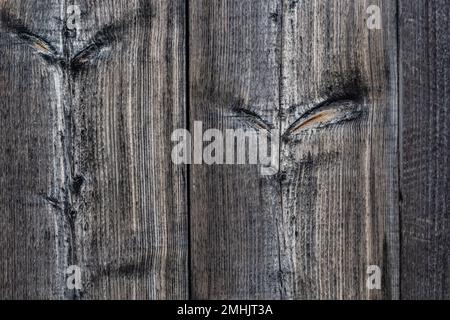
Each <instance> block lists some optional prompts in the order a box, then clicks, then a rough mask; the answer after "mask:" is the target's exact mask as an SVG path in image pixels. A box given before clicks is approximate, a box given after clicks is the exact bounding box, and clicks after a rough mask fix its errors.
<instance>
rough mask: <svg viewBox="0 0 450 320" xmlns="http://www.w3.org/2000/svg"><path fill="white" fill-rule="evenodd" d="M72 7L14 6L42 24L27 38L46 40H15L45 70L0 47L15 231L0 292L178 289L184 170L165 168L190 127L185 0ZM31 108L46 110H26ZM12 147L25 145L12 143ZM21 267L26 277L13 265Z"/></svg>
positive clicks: (166, 294) (108, 293)
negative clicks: (176, 139) (74, 270)
mask: <svg viewBox="0 0 450 320" xmlns="http://www.w3.org/2000/svg"><path fill="white" fill-rule="evenodd" d="M8 3H9V2H8ZM11 3H12V2H11ZM30 3H31V1H30ZM69 5H71V2H70V1H62V2H61V1H58V2H55V3H51V2H50V1H47V2H46V3H43V4H42V6H41V5H39V6H38V5H30V4H29V3H28V2H26V1H24V2H22V3H21V4H17V6H16V11H17V15H20V16H22V15H23V13H22V11H23V10H25V12H26V18H27V20H26V21H25V22H24V24H26V25H27V24H28V25H32V26H37V25H40V26H41V29H38V28H37V27H36V28H35V29H36V30H35V31H34V29H33V33H34V34H35V35H36V36H37V37H41V36H44V37H45V38H46V39H48V43H50V44H51V45H52V46H54V48H49V47H48V48H47V47H46V46H47V45H46V44H45V43H41V42H39V41H38V40H39V38H36V37H35V36H34V35H33V36H29V35H25V36H21V37H19V38H22V41H28V42H30V41H31V42H33V43H31V45H32V46H34V49H35V51H39V52H41V55H42V56H44V58H45V59H44V60H45V61H47V65H45V64H38V63H37V62H34V60H31V59H32V57H33V56H32V55H31V51H30V50H29V49H27V51H26V53H25V54H24V53H23V50H24V49H23V46H19V45H11V42H8V41H9V40H5V41H3V42H2V43H4V44H5V45H3V46H2V49H1V50H2V51H5V53H6V54H7V56H9V60H8V59H6V60H3V59H2V65H4V67H3V68H2V75H3V78H4V79H5V80H4V81H3V83H4V84H2V94H3V95H5V98H6V99H2V104H4V108H3V109H2V112H4V113H5V117H10V118H11V119H10V120H8V119H7V118H5V120H4V121H3V122H2V123H3V126H2V128H4V130H9V131H5V132H4V134H5V135H6V136H8V137H9V138H7V139H9V140H8V141H10V142H9V144H8V143H7V144H5V146H2V152H3V154H5V155H6V156H5V157H4V158H2V165H3V166H5V169H6V170H3V176H2V183H3V184H4V185H8V183H9V184H12V183H13V182H14V178H15V177H16V176H18V177H19V179H18V180H16V181H15V182H14V184H12V188H11V189H10V190H9V189H3V190H7V191H3V192H2V197H3V198H4V200H3V199H2V201H4V202H2V205H3V203H6V204H8V203H9V205H8V206H7V211H6V213H5V214H4V216H5V218H4V220H2V223H3V224H4V225H5V229H6V230H8V232H6V233H5V237H8V238H11V239H16V238H17V241H15V242H14V241H13V244H10V245H9V246H5V248H6V250H7V251H6V252H5V253H4V254H2V257H3V256H8V258H7V259H6V260H5V261H6V262H7V263H5V264H2V266H3V268H2V273H1V276H2V279H3V278H4V279H5V280H2V283H3V282H4V283H5V285H4V289H3V288H2V290H5V292H8V291H9V290H11V291H12V292H13V294H12V295H11V296H14V297H25V296H30V297H32V298H36V297H40V296H41V295H42V296H45V297H53V298H60V297H61V296H62V297H64V298H67V299H72V298H85V299H96V298H97V299H98V298H100V299H111V298H114V299H125V298H132V299H133V298H138V299H148V298H152V299H162V298H167V299H174V298H178V299H181V298H187V294H188V285H187V284H188V282H187V280H188V275H187V267H188V265H187V252H188V249H187V245H188V241H187V240H188V234H187V203H186V196H187V192H186V182H185V181H186V170H185V168H184V167H183V166H175V165H174V164H172V162H171V147H172V144H171V141H170V136H171V132H172V131H173V130H174V129H175V128H179V127H185V126H186V123H185V94H184V92H185V88H186V83H185V59H184V54H185V46H184V40H185V39H184V38H185V35H184V17H185V12H184V11H185V4H184V1H181V0H180V1H170V2H167V1H156V0H155V1H152V0H149V1H138V0H136V1H128V0H127V1H125V0H123V1H102V2H92V1H87V0H86V1H78V2H77V5H78V7H79V9H80V11H81V17H80V18H81V19H80V21H79V22H80V23H79V25H78V26H76V25H75V29H74V28H73V27H74V25H73V23H74V22H76V21H75V20H73V19H71V16H70V15H67V14H66V12H67V11H69V13H70V14H71V15H73V14H76V10H68V9H69ZM19 10H20V11H19ZM56 15H57V19H55V17H54V16H56ZM28 20H29V21H28ZM54 21H59V22H58V23H56V24H55V22H54ZM69 22H70V23H72V24H71V25H69ZM42 26H43V27H42ZM12 32H14V30H13V31H12ZM15 32H16V33H17V32H21V30H16V31H15ZM50 35H51V36H50ZM26 59H28V60H31V61H32V62H33V64H32V67H31V68H25V66H26V64H25V63H27V61H28V60H26ZM36 59H38V58H36ZM3 61H5V62H3ZM11 64H12V65H18V66H19V67H18V68H19V69H17V70H16V69H15V68H17V67H13V66H11ZM13 72H15V73H18V77H17V78H16V77H15V75H14V73H13ZM30 75H31V77H30ZM47 78H49V79H47ZM6 80H8V81H10V82H11V83H10V84H9V83H7V82H6ZM24 85H28V86H30V88H31V89H30V90H28V91H26V90H23V88H24ZM3 88H4V89H3ZM19 88H22V90H21V91H22V92H23V95H22V96H20V95H17V93H16V92H15V91H16V90H17V89H19ZM28 105H32V107H34V108H35V109H36V110H39V109H45V108H50V106H53V109H51V110H50V111H52V112H50V111H48V112H47V113H45V112H41V113H30V114H28V115H26V114H25V115H24V110H28V109H25V108H29V106H28ZM49 105H50V106H49ZM12 123H20V126H18V128H21V127H22V126H25V129H23V130H19V129H18V128H16V127H12V126H11V124H12ZM37 125H40V126H37ZM22 131H24V132H25V133H26V134H25V135H24V134H22ZM39 139H40V140H39ZM34 141H37V143H34V144H32V143H33V142H34ZM13 143H14V144H17V143H21V144H23V146H22V147H21V148H17V147H16V148H15V149H14V150H13V151H11V150H12V147H13V146H12V144H13ZM9 145H10V146H9ZM8 146H9V147H8ZM3 148H4V149H3ZM41 149H43V151H42V152H40V153H38V152H39V151H40V150H41ZM8 150H10V151H8ZM17 152H18V153H20V154H16V153H17ZM19 156H20V157H19ZM14 157H19V158H23V162H22V164H21V162H19V163H17V164H16V162H14V161H12V160H13V158H14ZM33 157H34V158H33ZM36 160H38V161H36ZM23 163H24V164H25V165H23ZM19 170H20V171H19ZM36 172H37V173H38V175H37V176H36ZM30 182H31V183H30ZM27 184H28V185H27ZM47 189H50V190H48V191H47ZM28 190H30V192H29V193H30V194H28ZM32 191H33V192H32ZM41 194H43V196H41ZM39 197H40V198H39ZM44 198H45V199H44ZM44 200H46V206H45V205H44V204H43V203H44ZM32 201H35V202H32ZM38 209H39V211H38ZM20 211H24V212H20ZM19 213H21V214H22V216H23V217H22V218H21V217H20V216H19V217H18V214H19ZM26 214H28V215H29V216H27V215H26ZM19 223H21V225H19ZM22 228H23V231H21V230H22ZM28 229H30V231H29V233H28V234H27V236H26V237H24V236H23V233H24V232H25V231H26V230H27V231H28ZM44 231H45V232H44ZM12 234H17V236H12ZM3 237H4V236H3V234H2V238H3ZM55 238H56V240H55ZM19 239H20V241H19ZM3 243H7V244H9V243H11V242H10V241H9V242H8V241H7V238H4V239H3V242H2V244H3ZM33 247H37V249H36V250H35V252H33V251H31V250H32V248H33ZM24 248H25V249H24ZM30 251H31V252H30ZM15 264H16V265H15ZM70 265H76V266H78V267H80V270H81V276H82V289H81V290H70V289H68V288H67V287H66V284H65V276H64V275H63V274H62V273H63V272H64V271H65V270H66V268H67V267H68V266H70ZM14 270H18V271H14ZM25 270H26V271H29V272H30V275H29V276H28V277H27V276H23V275H22V274H19V273H21V272H23V271H25ZM61 275H62V276H61ZM21 277H23V278H21ZM61 278H63V279H61ZM61 280H63V281H61ZM33 281H34V282H35V283H36V284H38V285H39V286H40V285H41V283H44V284H47V287H48V288H47V287H45V286H43V287H42V288H40V287H39V286H34V285H33V284H34V283H33ZM54 287H55V288H54ZM46 289H47V290H46ZM41 290H42V293H40V292H41ZM52 291H53V292H52Z"/></svg>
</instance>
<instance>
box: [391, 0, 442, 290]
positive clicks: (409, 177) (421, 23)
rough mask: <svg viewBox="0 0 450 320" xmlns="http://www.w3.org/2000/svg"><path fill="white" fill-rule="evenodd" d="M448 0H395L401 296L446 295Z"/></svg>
mask: <svg viewBox="0 0 450 320" xmlns="http://www.w3.org/2000/svg"><path fill="white" fill-rule="evenodd" d="M449 16H450V3H449V2H448V1H423V0H420V1H404V0H400V21H399V22H400V39H401V42H400V43H401V45H400V60H399V62H400V71H401V72H400V80H401V81H400V98H401V134H402V135H401V138H402V139H401V142H402V143H401V148H400V150H401V180H400V182H401V185H400V186H401V192H402V202H401V222H402V224H401V227H402V229H401V237H402V238H401V239H402V241H401V245H402V247H401V252H402V254H401V258H402V259H401V263H402V269H401V270H402V274H401V296H402V298H403V299H449V298H450V221H449V218H450V208H449V203H450V197H449V191H450V171H449V167H450V140H449V138H448V136H449V130H450V114H449V108H450V34H449V30H450V21H449Z"/></svg>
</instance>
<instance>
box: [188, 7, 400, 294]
mask: <svg viewBox="0 0 450 320" xmlns="http://www.w3.org/2000/svg"><path fill="white" fill-rule="evenodd" d="M371 4H372V3H371ZM378 5H379V6H380V7H381V8H382V12H383V30H374V31H370V30H368V28H367V27H366V21H365V20H366V18H367V17H368V15H367V13H366V10H367V8H368V7H369V3H366V2H364V1H357V2H354V1H305V2H297V1H262V2H261V1H260V2H258V4H255V3H254V2H253V1H216V2H214V3H212V2H210V1H192V2H191V9H190V21H191V23H190V32H191V37H190V41H189V44H190V47H191V51H190V53H191V56H190V65H191V69H190V70H191V73H190V75H191V79H190V83H191V100H190V111H191V113H190V118H191V123H192V121H194V120H201V121H203V122H204V123H205V126H206V127H207V128H209V127H213V128H229V127H233V126H239V124H237V123H238V122H239V120H241V119H240V117H239V115H236V116H235V117H234V118H231V120H230V118H229V116H228V115H229V114H232V112H233V109H235V108H236V107H239V108H244V109H247V110H250V111H251V112H253V113H257V114H259V116H260V117H261V118H262V119H264V120H265V122H268V123H271V124H272V126H273V129H272V134H279V135H280V137H282V138H283V139H282V140H283V142H282V145H281V168H280V172H279V174H278V175H276V176H274V177H271V178H263V177H261V176H260V175H259V172H258V171H257V169H256V168H255V167H253V169H251V168H241V169H235V168H233V169H227V168H225V167H223V166H222V167H209V168H208V167H196V166H194V167H193V170H192V190H191V203H192V206H191V214H192V225H191V231H192V233H191V236H192V239H193V240H192V270H193V273H192V284H193V297H195V298H198V297H200V298H214V299H215V298H233V297H241V298H242V297H245V298H260V297H270V298H282V299H298V298H316V299H336V298H396V297H398V278H399V275H398V272H399V271H398V268H399V266H398V257H399V252H398V209H397V192H396V187H397V180H396V174H397V155H396V151H397V125H396V124H397V86H396V84H397V73H396V72H397V70H396V56H397V55H396V37H395V36H396V32H395V31H396V20H395V12H396V6H395V3H391V1H381V2H378ZM280 129H281V131H280ZM370 265H378V266H380V267H381V268H382V269H383V271H384V272H383V279H384V280H385V281H384V283H383V289H382V290H380V291H377V290H375V291H372V292H369V291H368V290H367V288H366V279H367V274H366V270H367V267H368V266H370ZM255 289H256V290H255Z"/></svg>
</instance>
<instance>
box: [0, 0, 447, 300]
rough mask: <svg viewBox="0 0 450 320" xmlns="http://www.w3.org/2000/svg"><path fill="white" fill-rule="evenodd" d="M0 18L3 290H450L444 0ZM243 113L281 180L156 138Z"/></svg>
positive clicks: (6, 7) (0, 294) (15, 10)
mask: <svg viewBox="0 0 450 320" xmlns="http://www.w3.org/2000/svg"><path fill="white" fill-rule="evenodd" d="M73 4H76V5H79V7H80V9H81V13H82V15H81V29H80V30H78V32H77V31H73V30H70V29H68V28H67V18H68V17H67V14H66V12H67V8H68V6H70V5H73ZM370 5H377V6H379V7H380V8H381V13H382V28H381V30H369V29H368V28H367V26H366V20H367V18H368V16H369V15H368V14H367V12H366V10H367V8H368V7H369V6H370ZM0 16H1V19H0V21H1V27H0V30H1V33H0V56H1V58H0V136H1V139H2V140H1V141H2V143H1V144H0V186H1V188H0V298H2V299H188V298H191V299H449V298H450V252H449V250H450V222H449V219H450V208H449V203H450V201H449V193H450V170H449V167H450V166H449V165H450V140H449V127H450V117H449V108H450V93H449V90H450V33H449V31H450V22H449V19H448V17H449V16H450V2H449V1H447V0H430V1H427V0H415V1H409V0H307V1H297V0H258V1H256V0H114V1H113V0H99V1H89V0H76V1H71V0H39V1H37V0H14V1H13V0H0ZM311 115H313V116H311ZM252 118H253V119H252ZM255 119H256V120H257V121H258V122H259V123H263V124H264V125H265V126H266V129H267V130H269V131H270V132H271V135H276V136H278V137H280V138H281V141H282V142H281V145H280V150H279V157H280V168H279V171H278V173H277V174H276V175H273V176H263V175H261V174H260V171H259V169H258V167H257V166H251V165H241V166H207V165H192V166H177V165H174V164H173V163H172V161H171V150H172V147H173V143H172V142H171V140H170V138H171V133H172V132H173V130H175V129H177V128H190V129H192V130H193V123H194V121H202V122H203V126H204V128H218V129H227V128H247V127H248V126H249V123H250V122H251V121H254V120H255ZM70 265H77V266H79V267H80V268H81V270H82V283H83V288H82V290H69V289H67V286H66V278H67V275H66V274H65V272H66V269H67V267H68V266H70ZM369 265H378V266H380V267H381V269H382V280H383V281H382V288H381V290H368V289H367V288H366V279H367V276H368V275H367V274H366V271H367V267H368V266H369Z"/></svg>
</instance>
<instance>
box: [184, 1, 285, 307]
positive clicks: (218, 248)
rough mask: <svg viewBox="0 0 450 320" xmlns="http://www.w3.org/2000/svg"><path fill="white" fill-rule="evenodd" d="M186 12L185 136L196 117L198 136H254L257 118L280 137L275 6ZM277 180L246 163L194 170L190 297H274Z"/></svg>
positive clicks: (221, 5) (198, 6)
mask: <svg viewBox="0 0 450 320" xmlns="http://www.w3.org/2000/svg"><path fill="white" fill-rule="evenodd" d="M189 7H190V8H189V31H190V37H189V39H190V41H189V46H190V50H189V52H190V56H189V59H190V63H189V65H190V114H189V115H190V124H191V133H193V130H194V122H196V121H199V122H202V124H203V130H207V129H210V128H216V129H219V130H220V131H221V132H222V133H225V130H226V129H242V130H247V132H253V133H254V134H255V135H257V134H258V132H256V131H255V130H253V131H252V129H251V127H252V125H251V123H252V121H253V120H255V119H258V117H260V119H259V120H261V121H260V122H267V123H270V124H273V125H274V126H273V128H272V134H273V135H274V136H278V135H279V130H278V129H277V126H276V122H277V121H278V120H277V116H278V107H279V95H278V92H279V61H278V57H279V51H278V48H279V40H280V38H279V35H280V34H279V27H280V22H279V10H280V9H281V7H280V1H277V0H263V1H251V0H220V1H209V0H192V1H189ZM251 113H256V114H258V117H256V118H255V117H254V116H253V115H251ZM206 145H207V144H206V143H205V144H204V146H206ZM247 160H248V159H247ZM246 163H248V161H247V162H246ZM277 177H278V176H263V175H261V171H260V168H258V166H256V165H249V164H247V165H211V166H209V165H206V164H203V165H193V166H192V170H191V193H190V197H191V211H190V212H191V261H192V264H191V270H192V273H191V277H192V279H191V281H192V298H194V299H248V298H251V299H258V298H260V299H263V298H266V299H268V298H280V294H281V293H280V279H279V275H280V274H279V251H278V241H277V231H276V224H277V214H278V212H280V209H281V203H280V200H281V198H280V197H279V194H280V193H279V181H278V180H277Z"/></svg>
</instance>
